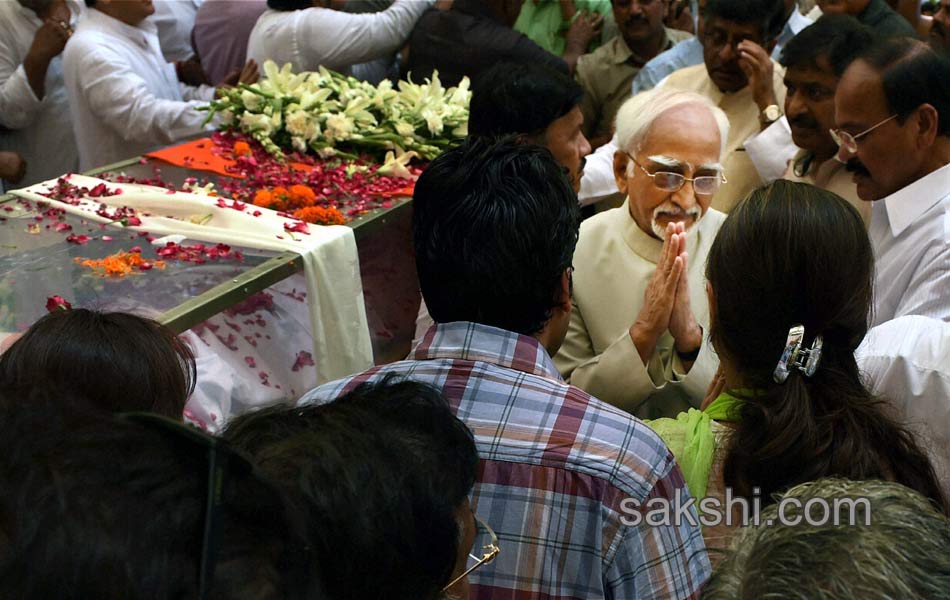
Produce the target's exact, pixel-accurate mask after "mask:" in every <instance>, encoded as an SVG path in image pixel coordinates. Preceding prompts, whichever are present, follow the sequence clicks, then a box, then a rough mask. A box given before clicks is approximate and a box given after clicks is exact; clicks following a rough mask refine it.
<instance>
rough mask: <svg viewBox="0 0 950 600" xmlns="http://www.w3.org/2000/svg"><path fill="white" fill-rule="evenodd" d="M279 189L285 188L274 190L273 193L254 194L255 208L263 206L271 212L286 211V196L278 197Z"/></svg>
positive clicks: (260, 191) (259, 191) (258, 192)
mask: <svg viewBox="0 0 950 600" xmlns="http://www.w3.org/2000/svg"><path fill="white" fill-rule="evenodd" d="M278 189H283V188H274V189H273V190H272V191H267V190H257V193H255V194H254V200H253V201H252V202H253V203H254V206H262V207H264V208H269V209H271V210H285V209H286V208H287V206H286V201H285V198H286V195H283V196H281V195H278V194H276V193H274V192H276V191H277V190H278Z"/></svg>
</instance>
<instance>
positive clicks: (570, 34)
mask: <svg viewBox="0 0 950 600" xmlns="http://www.w3.org/2000/svg"><path fill="white" fill-rule="evenodd" d="M603 25H604V16H603V15H601V14H599V13H591V12H588V11H586V10H582V11H581V12H580V14H578V15H577V17H575V19H574V22H573V23H571V28H570V29H568V30H567V34H566V35H565V36H564V40H565V48H566V50H565V52H571V51H574V52H579V53H580V54H584V53H585V52H587V47H588V46H590V42H591V40H593V39H594V38H595V37H597V36H598V35H600V29H601V27H603Z"/></svg>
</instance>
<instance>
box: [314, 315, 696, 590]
mask: <svg viewBox="0 0 950 600" xmlns="http://www.w3.org/2000/svg"><path fill="white" fill-rule="evenodd" d="M388 373H398V374H400V375H403V376H406V377H409V378H411V379H414V380H418V381H423V382H427V383H431V384H434V385H435V386H436V387H439V388H441V389H442V391H443V393H444V394H445V396H446V398H447V399H448V401H449V403H450V404H451V405H452V407H453V409H454V410H455V412H456V414H457V415H458V417H459V418H460V419H461V420H462V421H464V422H465V423H466V424H467V425H468V426H469V427H470V428H471V429H472V431H473V432H474V434H475V441H476V443H477V445H478V451H479V455H480V457H481V465H480V472H479V477H478V482H477V483H476V484H475V489H474V492H473V496H472V505H473V507H474V509H475V511H476V512H477V514H478V515H479V516H480V517H481V518H483V519H484V520H485V521H486V522H487V523H488V524H489V525H490V526H491V527H492V528H493V529H494V530H495V532H496V533H497V534H498V540H499V546H500V548H501V554H500V555H499V557H498V558H497V559H496V560H495V562H494V563H492V564H490V565H487V566H485V567H483V568H482V569H479V570H477V571H476V572H475V573H473V574H472V578H471V582H472V596H471V597H472V599H473V600H481V599H488V598H492V599H494V600H499V599H503V600H567V599H578V600H580V599H584V600H591V599H597V598H614V599H617V600H633V599H635V598H694V597H698V595H699V589H700V588H701V586H702V585H703V583H704V582H705V581H706V580H707V579H708V578H709V576H710V566H709V558H708V556H707V554H706V549H705V546H704V545H703V539H702V535H701V533H700V530H699V529H698V528H696V527H694V526H692V525H691V524H690V523H691V522H692V523H695V522H696V521H695V512H696V511H695V508H693V507H689V508H688V510H687V511H684V512H689V513H690V514H691V515H693V520H692V521H690V520H688V519H684V520H682V522H681V523H679V524H661V525H657V524H647V522H646V519H642V520H641V522H640V523H639V524H633V521H634V520H636V518H637V517H645V516H646V515H647V514H648V513H650V511H651V510H652V509H653V508H654V507H655V504H649V505H648V502H649V501H650V500H653V499H663V500H666V501H669V503H670V504H673V502H674V500H675V498H676V497H677V496H680V498H681V500H682V502H685V501H687V500H688V499H689V494H688V491H687V490H686V485H685V483H684V482H683V477H682V475H681V473H680V470H679V467H677V466H676V463H675V462H674V459H673V456H672V455H671V454H670V452H669V450H668V449H667V448H666V446H665V445H664V444H663V442H662V440H660V438H659V437H658V436H657V435H656V434H655V433H653V431H652V430H650V429H649V428H648V427H646V426H645V425H644V424H643V423H642V422H640V421H639V420H637V419H635V418H634V417H632V416H630V415H629V414H627V413H625V412H623V411H620V410H618V409H616V408H614V407H611V406H609V405H607V404H604V403H602V402H600V401H599V400H597V399H595V398H592V397H591V396H590V395H588V394H587V393H585V392H583V391H581V390H580V389H578V388H575V387H573V386H570V385H568V384H566V383H564V381H563V380H562V379H561V377H560V375H559V374H558V372H557V369H556V368H555V367H554V363H553V362H552V361H551V359H550V357H549V356H548V354H547V352H546V351H545V349H544V348H543V347H542V346H541V345H540V344H539V343H538V342H537V340H535V339H534V338H532V337H528V336H523V335H517V334H514V333H511V332H507V331H503V330H501V329H496V328H493V327H487V326H484V325H478V324H475V323H464V322H458V323H447V324H439V325H435V326H433V327H432V328H431V329H429V331H428V332H427V333H426V335H425V336H424V337H423V339H422V340H421V342H420V343H419V344H418V345H417V346H416V348H415V349H414V350H413V352H412V354H411V355H410V357H409V359H407V360H404V361H402V362H397V363H394V364H390V365H386V366H383V367H376V368H373V369H370V370H369V371H366V372H364V373H362V374H359V375H356V376H353V377H350V378H347V379H344V380H340V381H336V382H331V383H328V384H325V385H323V386H320V387H318V388H316V389H315V390H312V391H311V392H309V393H307V394H306V395H305V396H304V397H303V398H302V399H301V400H300V403H301V404H306V403H311V402H328V401H331V400H333V399H334V398H336V397H338V396H340V395H342V394H345V393H346V392H348V391H350V390H352V389H353V388H354V387H356V386H357V385H359V384H360V383H362V382H364V381H373V380H376V379H379V378H381V377H382V376H384V375H385V374H388ZM658 501H659V500H656V502H658ZM651 523H653V521H651Z"/></svg>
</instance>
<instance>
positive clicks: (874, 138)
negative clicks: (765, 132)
mask: <svg viewBox="0 0 950 600" xmlns="http://www.w3.org/2000/svg"><path fill="white" fill-rule="evenodd" d="M835 122H836V123H837V129H835V130H833V131H832V135H833V136H834V138H835V140H836V141H837V143H838V145H839V147H840V149H839V152H838V159H839V160H841V161H842V162H845V163H846V164H847V168H848V170H849V171H851V172H852V173H853V174H854V182H855V183H856V184H857V189H858V195H859V196H860V197H861V199H862V200H866V201H873V202H874V205H873V207H872V209H871V210H872V214H871V228H870V232H869V233H870V236H871V243H872V244H873V246H874V253H875V257H876V259H877V264H876V273H875V279H876V281H875V303H874V315H873V319H872V325H877V324H880V323H884V322H885V321H889V320H891V319H894V318H896V317H900V316H903V315H924V316H929V317H934V318H937V319H942V320H944V321H950V59H948V58H947V57H946V56H941V55H940V54H939V53H938V52H936V51H934V50H933V49H932V48H930V47H929V46H927V45H926V44H924V43H923V42H919V41H917V40H911V39H909V38H892V39H887V40H884V41H880V42H878V43H877V44H875V45H874V46H872V47H871V48H869V49H868V50H867V51H866V52H864V53H862V54H861V56H860V57H859V58H858V59H857V60H856V61H855V62H853V63H852V64H851V66H850V67H848V69H847V70H846V71H845V72H844V75H843V76H842V77H841V82H840V83H839V84H838V89H837V92H836V93H835Z"/></svg>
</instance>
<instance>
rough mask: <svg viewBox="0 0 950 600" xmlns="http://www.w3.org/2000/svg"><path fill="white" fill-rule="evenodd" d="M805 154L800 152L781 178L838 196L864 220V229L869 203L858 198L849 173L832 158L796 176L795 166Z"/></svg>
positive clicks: (869, 208) (869, 209)
mask: <svg viewBox="0 0 950 600" xmlns="http://www.w3.org/2000/svg"><path fill="white" fill-rule="evenodd" d="M807 154H808V151H807V150H800V151H799V152H798V154H797V155H795V158H794V159H792V161H791V162H790V163H789V164H788V169H787V170H786V171H785V175H783V176H782V178H783V179H787V180H789V181H800V182H802V183H808V184H811V185H813V186H815V187H819V188H821V189H823V190H828V191H829V192H833V193H835V194H838V195H839V196H841V197H842V198H844V199H845V200H847V201H848V203H849V204H851V206H853V207H855V208H856V209H857V210H858V213H860V215H861V218H862V219H864V225H865V227H867V226H868V225H869V224H870V223H871V203H870V202H866V201H864V200H862V199H861V198H860V197H858V186H857V185H856V184H855V183H854V179H853V178H852V175H851V173H850V172H849V171H848V170H847V169H845V166H844V165H843V164H841V163H840V162H838V161H837V160H835V158H834V157H832V158H830V159H828V160H826V161H825V162H823V163H821V164H820V165H815V164H812V165H809V167H808V172H806V173H805V174H804V175H797V174H796V173H795V169H796V167H795V165H796V164H798V163H799V162H800V161H802V160H803V159H804V157H805V156H806V155H807Z"/></svg>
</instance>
